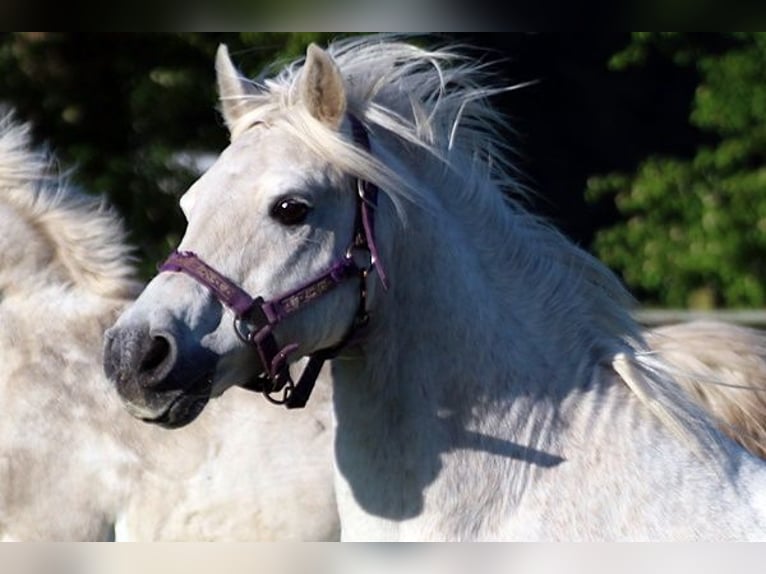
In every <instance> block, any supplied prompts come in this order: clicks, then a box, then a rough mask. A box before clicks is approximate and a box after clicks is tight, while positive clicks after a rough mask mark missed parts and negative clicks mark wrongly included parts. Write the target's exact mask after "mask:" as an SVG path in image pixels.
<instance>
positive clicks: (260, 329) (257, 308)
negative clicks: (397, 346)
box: [159, 116, 388, 409]
mask: <svg viewBox="0 0 766 574" xmlns="http://www.w3.org/2000/svg"><path fill="white" fill-rule="evenodd" d="M349 119H350V123H351V128H352V135H353V138H354V143H355V144H356V145H359V146H360V147H362V148H363V149H364V150H365V151H367V152H369V151H370V143H369V137H368V135H367V131H366V130H365V128H364V126H363V125H362V124H361V122H360V121H359V120H358V119H357V118H356V117H354V116H349ZM357 194H358V196H357V202H356V206H357V207H356V216H355V221H354V232H353V237H352V240H351V242H350V244H349V246H348V249H347V250H346V252H345V254H344V255H343V256H342V257H341V258H339V259H337V260H336V261H335V262H334V263H333V264H332V265H331V266H330V269H328V270H327V271H326V272H325V273H323V274H321V275H320V276H319V277H317V278H315V279H313V280H311V281H309V282H307V283H305V284H303V285H301V286H299V287H297V288H296V289H293V290H292V291H289V292H287V293H285V294H283V295H280V296H278V297H275V298H274V299H271V300H269V301H265V300H264V299H263V298H261V297H255V298H254V297H251V296H250V294H249V293H247V292H246V291H245V290H244V289H242V288H241V287H239V286H238V285H237V284H236V283H234V282H233V281H231V280H230V279H229V278H227V277H226V276H224V275H223V274H221V273H220V272H218V271H217V270H215V269H214V268H213V267H211V266H210V265H208V264H207V263H205V262H204V261H203V260H202V259H200V258H199V257H198V256H197V255H196V254H195V253H192V252H190V251H182V252H179V251H176V252H174V253H172V254H171V255H170V256H169V257H168V258H167V260H166V261H165V262H164V263H162V264H161V265H160V266H159V270H160V271H170V272H181V273H184V274H186V275H188V276H190V277H191V278H193V279H194V280H196V281H197V282H198V283H200V284H201V285H203V286H205V287H206V288H207V289H209V290H210V291H211V292H212V293H213V294H214V295H215V296H216V298H217V299H218V300H219V301H220V302H221V303H222V304H223V305H224V306H226V307H227V308H229V309H231V311H232V312H233V313H234V316H235V319H234V328H235V331H236V333H237V335H238V336H239V337H240V338H241V339H242V340H243V341H244V342H246V343H247V344H249V345H252V346H253V347H255V350H256V351H257V352H258V355H259V357H260V359H261V363H262V365H263V369H264V372H263V373H262V374H261V375H259V377H258V378H257V379H256V380H255V381H254V382H253V383H251V384H248V385H246V386H245V388H249V389H251V390H257V391H260V392H262V393H263V394H264V396H265V397H266V398H267V399H268V400H269V401H271V402H274V403H277V404H284V405H285V406H286V407H287V408H288V409H294V408H303V407H304V406H305V405H306V402H307V401H308V399H309V396H310V395H311V391H312V390H313V387H314V384H315V383H316V379H317V377H318V376H319V372H320V371H321V368H322V365H323V364H324V362H325V361H326V360H328V359H331V358H333V357H335V356H337V355H338V353H340V352H341V351H342V350H343V349H344V348H345V347H346V346H348V345H349V344H350V343H352V342H353V341H355V340H356V339H358V337H359V335H360V332H361V330H362V328H363V327H365V326H366V325H367V323H368V322H369V315H368V309H367V307H368V305H367V277H368V275H369V273H370V272H371V271H372V270H375V271H376V273H377V275H378V278H379V279H380V281H381V284H382V286H383V288H384V289H387V288H388V281H387V278H386V275H385V271H384V270H383V267H382V266H381V264H380V260H379V258H378V250H377V247H376V245H375V214H374V211H375V209H376V207H377V200H378V187H377V186H376V185H374V184H372V183H370V182H368V181H365V180H362V179H358V180H357ZM360 260H361V261H363V262H362V263H359V261H360ZM354 277H358V278H359V280H360V287H359V302H358V304H357V310H356V314H355V316H354V319H353V321H352V323H351V325H350V326H349V327H348V329H347V330H346V333H345V335H344V336H343V337H342V338H341V340H340V341H339V342H338V343H336V344H335V345H332V346H331V347H328V348H324V349H320V350H317V351H315V352H313V353H312V354H310V355H309V362H308V364H307V365H306V367H305V368H304V370H303V373H302V374H301V376H300V378H299V379H298V382H297V383H295V382H294V381H293V379H292V376H291V375H290V371H289V365H288V357H289V355H290V354H291V353H292V352H294V351H295V350H296V349H297V347H298V345H297V344H295V343H290V344H288V345H286V346H284V347H280V346H279V344H278V343H277V341H276V338H275V336H274V332H273V331H274V328H275V327H276V326H277V325H278V324H279V323H280V322H281V321H283V320H284V319H285V318H287V317H289V316H290V315H292V314H294V313H296V312H298V311H299V310H300V309H302V308H303V307H305V306H306V305H308V304H309V303H312V302H313V301H315V300H316V299H318V298H319V297H321V296H322V295H324V294H326V293H329V292H330V291H332V290H334V289H335V288H336V287H338V286H339V285H341V284H343V283H345V281H347V280H348V279H351V278H354ZM276 393H281V397H274V396H272V395H274V394H276Z"/></svg>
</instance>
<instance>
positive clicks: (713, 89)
mask: <svg viewBox="0 0 766 574" xmlns="http://www.w3.org/2000/svg"><path fill="white" fill-rule="evenodd" d="M657 55H660V56H663V57H666V58H670V59H672V61H673V62H674V63H675V64H676V65H678V66H685V67H687V66H693V67H695V68H696V70H697V73H698V76H699V84H698V87H697V90H696V92H695V95H694V98H693V102H692V104H691V113H690V116H689V121H690V123H691V124H692V125H693V126H695V127H696V128H697V129H699V130H700V131H701V135H702V141H703V143H702V145H700V146H699V147H698V148H697V150H696V153H695V154H694V155H693V157H688V158H684V157H664V156H654V157H648V158H646V159H645V160H644V161H642V162H641V163H640V165H639V166H638V169H637V170H636V171H635V173H630V174H627V173H612V174H608V175H604V176H598V177H593V178H590V179H589V181H588V186H587V197H588V199H589V200H591V201H596V200H603V199H604V198H605V197H613V198H614V201H615V204H616V206H617V209H618V210H619V211H620V213H621V214H622V216H623V218H624V219H623V221H622V222H620V223H618V224H616V225H614V226H612V227H610V228H607V229H603V230H600V231H599V232H598V233H597V234H596V239H595V241H594V246H593V247H594V251H595V252H596V254H597V255H598V256H599V257H600V258H602V259H603V260H604V261H605V262H606V263H608V264H609V265H610V266H611V267H612V268H614V269H616V270H618V271H619V272H621V273H622V275H623V277H624V279H625V281H626V282H627V284H628V285H630V286H631V287H632V288H633V289H634V290H636V292H637V293H638V294H639V296H640V298H641V299H642V301H643V302H644V303H648V304H658V305H667V306H681V307H700V308H704V307H707V308H710V307H719V306H741V307H762V306H764V305H766V34H764V33H750V32H745V33H722V34H715V35H711V34H693V33H668V32H638V33H634V34H633V36H632V40H631V43H630V45H629V46H628V47H627V48H625V49H624V50H623V51H621V52H619V53H618V54H616V55H615V56H614V57H613V58H612V59H611V61H610V66H611V67H612V68H613V69H614V70H624V69H625V68H627V67H629V66H641V65H642V64H643V63H644V62H645V61H646V59H647V58H648V57H649V56H655V57H656V56H657ZM624 137H626V138H629V137H630V134H625V135H624Z"/></svg>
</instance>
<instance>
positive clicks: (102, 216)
mask: <svg viewBox="0 0 766 574" xmlns="http://www.w3.org/2000/svg"><path fill="white" fill-rule="evenodd" d="M0 202H2V203H4V204H5V205H7V206H9V207H10V208H12V209H13V211H14V212H15V213H17V214H18V216H19V217H21V218H23V219H24V220H25V221H26V222H27V223H28V224H29V225H30V226H32V227H33V228H34V229H35V230H37V231H38V232H39V234H40V236H41V237H42V239H43V241H44V243H45V244H47V245H48V246H49V248H50V251H51V253H52V256H53V259H54V261H55V262H57V263H59V266H56V265H41V267H40V269H39V271H40V272H41V273H44V274H45V273H47V274H51V275H52V270H53V269H55V268H57V267H58V268H60V269H64V270H65V282H66V283H68V284H70V285H73V286H77V287H79V288H83V289H85V290H87V291H89V292H92V293H94V294H97V295H100V296H104V297H113V298H119V299H123V298H128V297H134V296H135V295H136V294H137V293H138V291H139V289H140V286H139V284H138V282H137V281H136V279H135V274H136V271H135V267H134V266H133V264H132V261H133V258H132V254H131V251H132V250H131V248H130V247H129V246H128V245H127V243H126V241H125V238H126V233H125V230H124V226H123V224H122V221H121V220H120V218H119V217H118V215H117V214H116V213H115V212H114V211H113V210H112V209H111V208H109V207H108V206H107V205H106V203H105V202H104V200H102V199H99V198H96V197H92V196H88V195H86V194H85V193H82V192H80V191H79V190H77V189H76V188H75V187H74V186H73V185H72V184H70V183H69V182H68V180H67V177H66V174H62V173H60V172H59V170H58V169H56V164H55V159H54V158H53V156H52V155H51V154H50V153H48V152H47V151H45V150H44V149H42V148H35V147H34V146H33V145H32V141H31V137H30V130H29V127H28V126H27V125H24V124H19V123H17V122H16V121H15V120H14V119H13V117H12V114H10V113H6V114H5V115H4V116H3V117H2V118H0Z"/></svg>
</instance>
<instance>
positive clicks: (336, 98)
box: [299, 44, 346, 128]
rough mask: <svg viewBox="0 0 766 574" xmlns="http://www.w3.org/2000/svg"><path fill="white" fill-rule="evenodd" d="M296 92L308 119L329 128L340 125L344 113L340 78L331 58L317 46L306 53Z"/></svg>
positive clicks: (343, 91)
mask: <svg viewBox="0 0 766 574" xmlns="http://www.w3.org/2000/svg"><path fill="white" fill-rule="evenodd" d="M299 90H300V92H299V93H300V98H301V100H302V101H303V102H304V104H305V105H306V107H307V108H308V109H309V111H310V112H311V115H313V116H314V117H315V118H316V119H318V120H319V121H321V122H323V123H324V124H326V125H329V126H330V127H333V128H337V127H338V126H339V125H340V123H341V121H342V120H343V114H344V113H345V112H346V89H345V87H344V84H343V76H341V74H340V70H339V69H338V66H337V65H336V64H335V62H334V61H333V59H332V57H331V56H330V55H329V54H328V53H327V52H325V51H324V50H322V49H321V48H320V47H319V46H317V45H316V44H310V45H309V47H308V50H306V63H305V64H304V65H303V72H302V73H301V79H300V86H299Z"/></svg>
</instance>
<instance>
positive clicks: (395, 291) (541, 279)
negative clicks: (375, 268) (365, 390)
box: [365, 190, 637, 406]
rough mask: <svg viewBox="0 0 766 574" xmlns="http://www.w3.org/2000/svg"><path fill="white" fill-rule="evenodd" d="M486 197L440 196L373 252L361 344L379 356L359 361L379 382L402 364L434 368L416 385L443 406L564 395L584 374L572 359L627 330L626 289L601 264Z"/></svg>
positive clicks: (594, 355)
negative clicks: (366, 335)
mask: <svg viewBox="0 0 766 574" xmlns="http://www.w3.org/2000/svg"><path fill="white" fill-rule="evenodd" d="M491 192H495V193H491ZM486 193H487V194H488V195H489V197H484V198H481V201H471V200H470V198H468V199H466V198H465V197H460V196H459V195H458V194H455V195H454V196H450V195H446V196H445V197H444V198H443V201H442V203H441V204H440V205H439V207H438V208H437V209H438V211H436V212H434V211H431V210H425V209H424V210H413V211H412V212H410V213H408V215H407V223H406V225H405V226H404V229H403V230H400V231H399V232H398V233H394V235H395V236H396V237H397V241H396V244H395V245H394V246H393V247H392V249H391V252H390V253H387V254H385V255H384V259H385V264H386V266H387V267H388V268H391V275H392V287H391V289H390V291H389V292H385V293H384V292H377V291H376V293H375V308H374V310H373V313H374V315H373V322H374V328H373V335H372V338H371V341H370V342H369V344H368V345H367V348H366V351H365V352H366V355H367V356H369V357H373V356H377V355H380V357H379V359H378V360H377V361H370V365H369V369H370V370H371V372H372V373H375V374H376V376H375V377H373V378H374V379H380V384H381V385H383V386H390V384H391V383H390V381H391V380H392V379H402V378H405V379H409V378H410V377H409V376H404V374H403V373H404V371H411V376H412V377H414V376H415V375H416V374H417V373H416V371H422V372H421V373H420V374H423V375H425V374H426V373H437V376H436V377H432V376H431V377H425V379H424V380H423V381H422V382H421V383H420V384H422V385H428V388H427V391H428V392H427V395H428V396H429V397H431V398H433V400H435V401H437V402H438V403H440V404H442V405H445V406H448V405H452V404H454V405H461V404H465V402H466V401H467V400H468V401H470V402H473V401H475V400H476V399H477V398H480V397H481V396H482V395H486V396H494V397H497V396H508V393H509V392H513V393H516V394H524V395H529V394H530V393H534V394H539V393H540V392H542V393H549V394H555V395H560V396H564V395H566V394H568V392H569V391H570V390H572V389H573V388H577V387H578V386H581V385H582V384H586V383H587V382H588V381H589V380H590V371H588V369H585V371H583V368H584V367H583V365H586V366H590V367H592V366H594V365H595V364H597V363H598V362H599V361H600V360H602V359H605V358H607V357H611V356H612V355H613V354H614V353H615V352H617V351H618V350H624V349H625V347H626V343H625V342H624V341H625V340H627V339H630V338H632V337H636V336H637V328H636V326H635V324H634V323H633V322H632V320H631V319H630V317H629V313H628V311H627V310H626V308H625V307H623V306H621V305H620V303H623V304H627V303H628V302H629V296H628V295H627V294H626V293H625V292H624V291H623V290H622V289H621V287H619V285H618V284H617V282H616V280H615V279H613V278H612V277H611V275H610V274H609V273H608V272H607V271H606V270H604V269H603V268H602V267H600V264H598V263H596V262H595V260H593V259H592V258H591V257H590V256H589V255H587V254H585V253H584V252H582V251H580V250H579V249H577V248H576V247H574V246H572V245H570V244H569V243H568V242H567V241H566V240H565V239H564V238H563V237H562V236H561V235H560V234H558V233H557V232H556V231H555V230H553V229H552V228H550V227H548V226H546V225H545V224H543V223H541V222H540V221H538V220H536V219H534V218H533V217H531V216H530V215H528V214H526V213H523V212H521V211H518V210H516V209H513V208H512V207H510V206H509V204H508V203H507V202H506V200H505V199H504V198H503V197H502V195H501V194H500V192H499V191H497V190H486ZM601 274H603V275H601ZM599 283H600V284H599ZM375 341H379V342H385V344H378V345H376V344H375ZM580 371H583V372H582V376H581V377H580V378H579V379H577V380H575V379H573V377H572V373H575V372H580ZM591 371H592V369H591ZM394 373H398V374H399V376H392V375H393V374H394ZM493 374H501V375H502V376H493ZM450 381H454V382H455V384H456V386H455V387H454V388H451V387H449V385H448V383H449V382H450ZM463 381H474V382H473V383H472V384H470V385H469V384H465V383H463ZM408 384H409V383H408Z"/></svg>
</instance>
